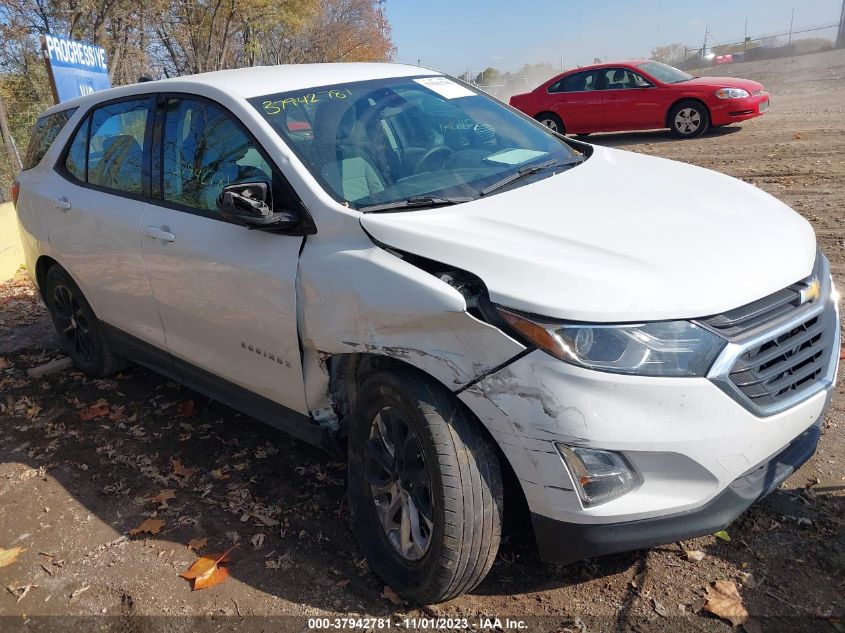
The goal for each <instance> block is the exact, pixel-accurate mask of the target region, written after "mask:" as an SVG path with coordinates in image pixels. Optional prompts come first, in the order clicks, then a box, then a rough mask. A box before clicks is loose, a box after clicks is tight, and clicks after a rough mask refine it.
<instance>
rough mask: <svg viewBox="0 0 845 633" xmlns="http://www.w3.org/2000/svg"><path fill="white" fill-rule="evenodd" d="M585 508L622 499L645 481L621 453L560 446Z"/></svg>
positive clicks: (558, 446) (559, 449) (559, 448)
mask: <svg viewBox="0 0 845 633" xmlns="http://www.w3.org/2000/svg"><path fill="white" fill-rule="evenodd" d="M557 448H558V451H560V454H561V457H563V461H564V463H565V464H566V467H567V468H568V469H569V472H570V474H571V475H572V480H573V481H574V482H575V487H576V488H577V489H578V496H579V497H581V503H582V504H583V505H584V507H589V506H595V505H599V504H602V503H607V502H608V501H612V500H613V499H618V498H619V497H621V496H622V495H624V494H627V493H629V492H631V491H633V490H635V489H636V488H637V487H638V486H639V485H640V483H642V480H641V478H640V476H639V474H638V473H637V471H636V470H634V467H633V466H631V464H630V462H628V460H627V459H625V456H624V455H622V454H621V453H615V452H613V451H601V450H597V449H593V448H583V447H580V446H567V445H566V444H560V443H558V444H557Z"/></svg>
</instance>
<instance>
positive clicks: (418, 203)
mask: <svg viewBox="0 0 845 633" xmlns="http://www.w3.org/2000/svg"><path fill="white" fill-rule="evenodd" d="M470 200H475V198H470V197H468V196H465V197H458V196H455V197H449V198H444V197H441V196H411V197H410V198H405V199H404V200H397V201H396V202H385V203H383V204H371V205H369V206H366V207H359V208H358V211H363V212H364V213H373V212H375V211H392V210H394V209H409V208H413V207H439V206H444V205H448V204H461V203H462V202H469V201H470Z"/></svg>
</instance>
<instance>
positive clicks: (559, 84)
mask: <svg viewBox="0 0 845 633" xmlns="http://www.w3.org/2000/svg"><path fill="white" fill-rule="evenodd" d="M597 89H598V72H597V71H595V70H587V71H584V72H582V73H575V74H573V75H569V76H567V77H564V78H563V79H561V80H559V81H556V82H555V83H553V84H552V85H551V86H549V92H551V93H555V92H589V91H590V90H597Z"/></svg>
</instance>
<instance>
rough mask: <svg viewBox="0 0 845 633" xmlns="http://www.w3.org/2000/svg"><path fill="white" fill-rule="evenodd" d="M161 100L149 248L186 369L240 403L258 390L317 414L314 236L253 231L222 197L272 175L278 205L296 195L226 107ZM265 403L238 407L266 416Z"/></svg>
mask: <svg viewBox="0 0 845 633" xmlns="http://www.w3.org/2000/svg"><path fill="white" fill-rule="evenodd" d="M159 102H160V105H159V110H158V115H157V123H156V137H157V138H160V139H161V140H160V141H159V143H160V145H158V146H157V148H156V152H155V157H156V158H155V159H154V167H153V172H154V173H156V174H157V176H160V180H157V181H156V183H154V186H153V190H154V191H153V194H154V196H157V197H158V198H159V200H157V201H156V202H155V203H154V204H151V205H150V206H149V208H148V210H147V213H146V214H145V216H144V222H143V227H142V235H143V236H142V251H143V256H144V262H145V263H146V266H147V272H148V275H149V279H150V284H151V286H152V289H153V294H154V295H155V299H156V302H157V304H158V309H159V313H160V314H161V320H162V323H163V325H164V330H165V337H166V340H167V349H168V351H169V352H170V354H171V355H172V357H173V363H174V365H175V367H176V370H177V373H178V374H181V375H182V376H183V377H186V378H187V382H188V383H189V384H191V385H192V386H195V387H197V388H199V389H201V390H204V391H206V392H211V393H219V394H222V397H218V399H220V400H223V401H224V402H228V403H230V404H235V403H238V402H239V397H240V396H239V395H238V394H241V395H243V394H244V393H251V394H258V395H259V396H263V397H264V398H265V399H268V400H269V401H272V402H275V403H278V404H281V405H283V406H284V407H286V408H288V409H293V410H294V411H298V412H300V413H306V412H307V407H306V405H305V394H304V386H303V378H302V364H301V362H300V353H299V339H298V333H297V316H296V274H297V263H298V259H299V251H300V248H301V246H302V241H303V239H304V238H303V237H302V236H301V235H299V236H296V235H283V234H279V233H271V232H267V231H261V230H248V229H247V228H245V227H244V226H241V225H239V224H235V223H232V222H230V221H228V220H226V219H225V218H224V217H223V216H222V215H221V214H220V211H219V210H218V208H217V204H216V203H217V198H218V196H220V194H221V192H222V190H223V187H224V186H226V185H228V184H234V183H238V182H241V183H244V182H259V181H260V182H265V183H268V184H269V185H270V190H271V192H272V196H273V201H272V204H274V205H275V208H276V209H280V208H288V206H293V205H294V204H295V202H294V201H293V199H292V198H293V197H294V194H293V192H292V190H290V189H289V187H287V186H286V183H285V182H284V181H283V180H282V178H281V175H280V174H279V172H278V171H277V170H276V169H275V168H274V167H273V166H272V165H271V163H270V161H269V159H268V158H267V154H266V153H265V152H264V150H263V149H262V148H261V147H259V146H258V144H257V142H256V141H255V140H254V139H253V137H252V136H251V134H249V132H248V131H247V130H246V128H245V127H244V126H243V124H242V123H241V122H240V121H238V120H237V119H236V118H235V117H234V116H232V114H230V113H229V112H228V111H227V110H225V109H224V108H223V107H221V106H220V105H218V104H216V103H214V102H211V101H208V100H205V99H202V98H200V97H188V96H168V97H162V98H160V100H159ZM255 402H256V400H255V399H252V400H250V399H249V398H248V399H247V402H246V405H245V404H244V403H241V404H237V405H236V406H239V408H242V409H243V410H246V411H247V412H248V413H251V414H253V415H258V413H257V412H256V411H255V409H254V408H250V406H251V405H254V404H255ZM250 403H251V404H250ZM258 417H262V416H261V415H259V416H258Z"/></svg>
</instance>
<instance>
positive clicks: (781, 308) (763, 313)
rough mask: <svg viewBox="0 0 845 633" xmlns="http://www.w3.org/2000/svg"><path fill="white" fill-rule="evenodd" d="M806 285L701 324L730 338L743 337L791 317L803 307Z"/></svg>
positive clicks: (792, 287) (709, 318) (781, 292)
mask: <svg viewBox="0 0 845 633" xmlns="http://www.w3.org/2000/svg"><path fill="white" fill-rule="evenodd" d="M805 285H806V283H805V282H799V283H796V284H792V285H791V286H787V287H786V288H784V289H783V290H778V291H777V292H775V293H774V294H770V295H769V296H768V297H763V298H762V299H758V300H757V301H754V302H752V303H749V304H747V305H744V306H741V307H739V308H734V309H733V310H728V311H727V312H723V313H722V314H717V315H715V316H711V317H708V318H706V319H702V320H701V322H702V323H704V324H706V325H707V326H709V327H710V328H712V329H714V330H718V332H719V333H720V334H722V335H723V336H726V337H728V338H733V337H737V336H742V335H744V334H746V333H748V332H750V331H751V330H754V329H755V328H758V327H761V326H768V325H771V324H772V323H774V322H776V321H777V320H778V319H780V318H782V317H785V316H787V315H791V314H792V313H793V312H794V311H795V309H796V308H797V307H798V306H800V305H801V288H802V287H804V286H805Z"/></svg>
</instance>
